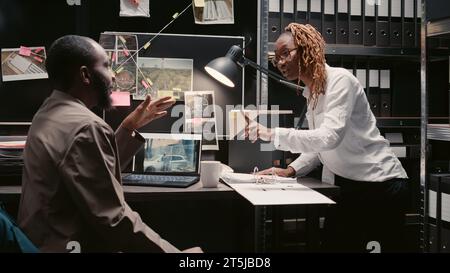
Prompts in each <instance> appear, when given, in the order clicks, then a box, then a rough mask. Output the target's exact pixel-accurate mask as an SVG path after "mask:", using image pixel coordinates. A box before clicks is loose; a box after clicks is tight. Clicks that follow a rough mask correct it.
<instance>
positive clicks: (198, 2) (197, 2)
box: [194, 0, 205, 8]
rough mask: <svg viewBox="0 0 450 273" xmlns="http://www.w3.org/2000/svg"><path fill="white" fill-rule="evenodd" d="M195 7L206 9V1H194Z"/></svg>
mask: <svg viewBox="0 0 450 273" xmlns="http://www.w3.org/2000/svg"><path fill="white" fill-rule="evenodd" d="M194 6H195V7H196V8H204V7H205V0H194Z"/></svg>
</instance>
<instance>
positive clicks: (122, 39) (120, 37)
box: [119, 36, 127, 44]
mask: <svg viewBox="0 0 450 273" xmlns="http://www.w3.org/2000/svg"><path fill="white" fill-rule="evenodd" d="M119 39H120V40H121V41H122V43H124V44H125V43H126V42H127V41H126V40H125V38H123V37H122V36H119Z"/></svg>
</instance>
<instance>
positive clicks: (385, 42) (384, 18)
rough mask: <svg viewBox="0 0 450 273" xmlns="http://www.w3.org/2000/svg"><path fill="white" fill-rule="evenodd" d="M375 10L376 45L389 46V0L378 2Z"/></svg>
mask: <svg viewBox="0 0 450 273" xmlns="http://www.w3.org/2000/svg"><path fill="white" fill-rule="evenodd" d="M376 8H377V10H378V13H377V14H378V17H377V19H378V20H377V22H376V24H377V34H376V45H377V46H389V42H390V41H389V36H390V31H389V0H382V1H380V3H379V4H378V5H376Z"/></svg>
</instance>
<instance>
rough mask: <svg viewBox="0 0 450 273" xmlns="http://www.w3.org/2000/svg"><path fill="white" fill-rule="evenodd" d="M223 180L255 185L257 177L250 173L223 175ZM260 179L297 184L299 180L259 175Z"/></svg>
mask: <svg viewBox="0 0 450 273" xmlns="http://www.w3.org/2000/svg"><path fill="white" fill-rule="evenodd" d="M221 178H222V180H223V181H225V182H226V183H255V182H256V181H255V175H253V174H249V173H223V174H222V177H221ZM258 178H260V179H265V180H267V181H272V180H275V182H297V178H292V177H281V176H275V177H274V176H272V175H258Z"/></svg>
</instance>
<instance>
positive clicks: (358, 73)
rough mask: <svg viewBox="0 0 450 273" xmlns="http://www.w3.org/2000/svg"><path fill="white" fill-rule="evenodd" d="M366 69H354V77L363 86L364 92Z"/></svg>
mask: <svg viewBox="0 0 450 273" xmlns="http://www.w3.org/2000/svg"><path fill="white" fill-rule="evenodd" d="M366 76H367V75H366V70H365V69H356V78H357V79H358V81H359V83H360V84H361V85H362V87H363V88H364V92H366V90H367V88H366V86H367V82H366V80H367V78H366Z"/></svg>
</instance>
